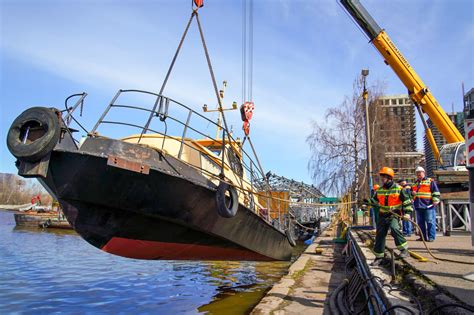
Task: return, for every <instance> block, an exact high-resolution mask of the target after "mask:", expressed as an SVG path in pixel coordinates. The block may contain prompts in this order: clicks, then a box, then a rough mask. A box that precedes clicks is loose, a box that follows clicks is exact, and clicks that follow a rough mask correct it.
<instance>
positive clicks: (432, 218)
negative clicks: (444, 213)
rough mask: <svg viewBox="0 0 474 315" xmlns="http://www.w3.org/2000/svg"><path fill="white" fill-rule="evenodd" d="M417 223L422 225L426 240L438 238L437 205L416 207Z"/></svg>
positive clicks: (421, 228)
mask: <svg viewBox="0 0 474 315" xmlns="http://www.w3.org/2000/svg"><path fill="white" fill-rule="evenodd" d="M415 212H416V223H417V224H418V225H419V226H420V230H421V233H423V238H424V239H425V241H434V240H435V238H436V207H432V208H430V209H415Z"/></svg>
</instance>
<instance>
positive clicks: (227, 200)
mask: <svg viewBox="0 0 474 315" xmlns="http://www.w3.org/2000/svg"><path fill="white" fill-rule="evenodd" d="M226 192H229V196H226ZM216 204H217V213H218V214H219V215H220V216H221V217H224V218H232V217H234V216H235V215H236V214H237V210H238V208H239V196H238V194H237V190H236V189H235V187H232V186H230V185H228V184H226V183H224V182H220V183H219V186H218V187H217V193H216Z"/></svg>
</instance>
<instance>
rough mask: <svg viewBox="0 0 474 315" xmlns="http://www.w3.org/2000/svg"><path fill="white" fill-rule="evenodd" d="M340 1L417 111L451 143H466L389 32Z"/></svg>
mask: <svg viewBox="0 0 474 315" xmlns="http://www.w3.org/2000/svg"><path fill="white" fill-rule="evenodd" d="M340 2H341V4H342V5H343V6H344V8H345V9H346V10H347V12H348V13H349V14H350V15H351V16H352V18H353V19H354V20H355V22H356V23H357V24H359V26H360V27H361V29H362V30H363V31H364V32H365V33H366V34H367V36H368V37H369V39H370V42H371V43H372V44H373V45H374V46H375V48H376V49H377V50H378V51H379V52H380V53H381V54H382V56H383V58H384V59H385V63H386V64H387V65H389V66H390V67H391V68H392V69H393V71H395V74H396V75H397V76H398V78H399V79H400V80H401V81H402V83H403V84H404V85H405V87H406V88H407V89H408V94H409V95H410V98H411V100H412V101H413V102H414V104H415V106H417V107H418V108H420V107H421V110H422V111H423V112H425V113H426V114H427V115H428V116H429V118H430V119H431V121H432V122H433V124H434V125H435V126H436V127H437V128H438V130H439V131H440V132H441V134H442V135H443V137H444V138H445V139H446V141H447V142H448V143H454V142H463V141H464V138H463V136H462V135H461V133H460V132H459V131H458V129H457V128H456V126H455V125H454V124H453V122H452V121H451V119H449V117H448V115H447V114H446V113H445V112H444V110H443V109H442V108H441V106H440V105H439V104H438V102H437V101H436V99H435V98H434V96H433V95H432V94H431V92H430V90H429V89H428V88H427V86H426V85H425V84H424V83H423V81H422V80H421V79H420V77H418V75H417V74H416V72H415V70H413V68H412V67H411V66H410V64H409V63H408V61H407V60H406V59H405V58H404V57H403V55H402V53H401V52H400V51H399V50H398V48H397V47H396V46H395V44H393V42H392V41H391V40H390V37H389V36H388V35H387V33H385V31H384V30H383V29H381V28H380V26H379V25H378V24H377V22H375V20H374V19H373V18H372V16H371V15H370V14H369V13H368V12H367V10H366V9H365V8H364V6H363V5H362V4H361V3H360V2H359V0H340ZM421 118H422V120H423V122H424V125H425V128H426V127H427V125H426V122H425V121H424V119H423V117H421ZM426 132H427V137H428V140H429V142H430V145H431V147H432V148H433V152H434V154H435V156H436V158H437V159H439V151H438V148H437V146H436V142H435V140H434V138H433V134H432V133H431V130H430V129H429V128H428V129H427V130H426Z"/></svg>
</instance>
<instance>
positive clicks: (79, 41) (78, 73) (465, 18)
mask: <svg viewBox="0 0 474 315" xmlns="http://www.w3.org/2000/svg"><path fill="white" fill-rule="evenodd" d="M362 3H363V4H364V6H365V7H366V8H367V10H368V12H369V13H370V14H371V15H372V16H373V17H374V19H375V20H376V21H377V22H378V24H379V25H380V26H381V27H382V28H384V29H385V30H386V32H387V33H388V35H389V36H390V37H391V39H392V41H393V42H394V43H395V44H396V45H397V47H398V48H399V50H400V51H401V52H402V54H404V56H405V58H406V59H407V60H408V61H409V62H410V64H411V65H412V67H413V68H414V69H415V71H417V73H418V75H419V76H420V77H421V78H422V80H423V81H424V82H425V83H426V84H427V86H428V87H429V88H430V89H431V91H432V93H433V95H434V96H435V97H436V98H437V100H438V102H439V103H440V104H441V105H442V107H443V108H444V109H445V110H446V111H451V110H452V108H453V107H454V109H455V110H456V111H461V110H462V90H461V83H462V82H464V85H465V90H466V91H468V90H469V89H471V88H472V87H474V78H473V73H474V58H473V56H474V54H473V53H474V51H473V49H474V1H471V0H416V1H412V0H390V1H388V0H364V1H362ZM190 4H191V1H190V0H133V1H132V0H42V1H37V0H0V116H1V120H0V172H8V173H16V169H15V166H14V160H15V159H14V157H13V156H12V155H11V154H10V152H9V151H8V149H7V147H6V135H7V132H8V128H9V126H10V125H11V123H12V122H13V120H14V119H15V117H17V116H18V115H19V114H20V113H21V112H22V111H24V110H26V109H27V108H29V107H32V106H47V107H57V108H61V109H62V108H64V99H65V98H66V97H67V96H69V95H71V94H74V93H81V92H87V93H88V96H87V98H86V100H85V105H84V114H83V117H81V120H80V121H81V122H82V124H83V125H84V126H85V127H86V128H87V129H88V130H90V129H91V128H92V127H93V126H94V124H95V122H96V121H97V119H98V118H99V116H100V115H101V113H102V112H103V110H104V109H105V107H106V106H107V104H108V103H109V102H110V100H111V99H112V97H113V96H114V94H115V93H116V92H117V90H118V89H127V88H130V89H142V90H149V91H154V92H158V91H159V89H160V87H161V84H162V82H163V79H164V77H165V75H166V71H167V70H168V67H169V64H170V62H171V59H172V57H173V54H174V53H175V50H176V48H177V45H178V43H179V39H180V37H181V35H182V33H183V31H184V28H185V25H186V23H187V21H188V19H189V17H190V14H191V5H190ZM199 12H200V13H199V14H200V19H201V23H202V27H203V30H204V34H205V37H206V41H207V46H208V49H209V53H210V57H211V60H212V63H213V68H214V72H215V75H216V80H217V82H218V84H219V85H221V82H222V81H223V80H226V81H227V82H228V86H227V89H226V96H225V100H224V105H225V106H230V105H231V104H232V102H233V101H236V102H237V103H238V104H241V103H242V2H241V1H231V0H219V1H217V0H207V1H205V6H204V7H203V8H202V9H200V11H199ZM253 12H254V13H253V14H254V51H253V60H254V69H253V101H254V103H255V106H256V109H255V112H254V116H253V118H252V122H251V137H252V141H253V144H254V146H255V148H256V150H257V152H258V154H259V159H260V161H261V163H262V165H263V168H264V170H265V171H272V172H273V173H276V174H278V175H280V176H285V177H288V178H292V179H295V180H298V181H304V182H306V183H312V180H311V178H310V176H309V173H308V169H307V164H308V159H309V157H310V151H309V145H308V144H307V143H306V137H307V136H308V135H309V134H310V133H311V131H312V130H311V122H312V121H316V122H320V123H324V116H325V115H324V114H325V112H326V110H327V109H328V108H330V107H335V106H338V105H339V104H341V103H342V102H343V100H344V97H345V96H346V95H352V86H353V82H354V80H355V79H356V77H357V76H359V75H360V71H361V69H363V68H367V69H369V70H370V74H369V76H368V78H367V80H368V83H369V84H374V83H375V82H382V83H383V84H384V85H385V86H386V89H385V93H386V94H387V95H394V94H406V88H405V87H404V86H403V85H402V83H401V82H400V81H399V80H398V78H397V77H396V75H395V74H394V73H393V71H392V70H391V69H390V68H389V67H388V66H386V65H385V64H384V62H383V59H382V58H381V56H380V55H379V53H378V52H377V51H376V49H375V48H374V47H373V46H372V45H371V44H370V43H368V39H367V38H366V37H365V35H364V34H363V33H362V31H361V30H359V29H358V27H357V26H356V25H355V23H354V22H353V21H352V20H351V19H350V18H349V16H348V15H347V14H346V13H345V11H344V10H343V8H342V7H341V6H340V5H339V3H338V1H337V0H255V1H254V11H253ZM198 35H199V34H198V31H197V25H196V24H195V23H193V25H192V26H191V28H190V32H189V34H188V38H187V40H186V41H185V43H184V45H183V48H182V52H181V54H180V56H179V57H178V60H177V62H176V65H175V68H174V71H173V73H172V74H171V77H170V80H169V82H168V84H167V86H166V89H165V90H164V95H166V96H168V97H171V98H172V99H175V100H177V101H179V102H181V103H183V104H186V105H188V106H190V107H192V108H193V109H195V110H199V109H200V108H201V107H202V105H203V104H208V106H209V108H212V107H214V106H215V105H216V98H215V95H214V92H213V87H212V83H211V79H210V75H209V71H208V69H207V64H206V60H205V55H204V52H203V48H202V46H201V43H200V41H199V36H198ZM206 115H209V118H213V119H215V114H206ZM213 115H214V116H213ZM226 118H227V120H228V122H229V124H230V125H232V126H233V129H234V131H235V135H236V136H239V135H240V136H241V137H242V132H241V121H240V117H239V113H238V112H237V111H236V112H226ZM418 125H419V127H418V128H419V129H418V132H417V138H418V139H419V140H420V139H421V137H422V132H421V124H418ZM99 131H100V130H99ZM110 136H114V135H110ZM418 149H419V150H422V146H421V143H419V146H418Z"/></svg>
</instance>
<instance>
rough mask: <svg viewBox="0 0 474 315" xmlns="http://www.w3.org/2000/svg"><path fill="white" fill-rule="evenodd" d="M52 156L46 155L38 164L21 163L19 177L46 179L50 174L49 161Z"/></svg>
mask: <svg viewBox="0 0 474 315" xmlns="http://www.w3.org/2000/svg"><path fill="white" fill-rule="evenodd" d="M50 156H51V154H48V155H46V156H45V157H43V158H42V159H41V160H39V161H37V162H25V161H19V164H18V175H20V176H23V177H27V178H28V177H38V176H40V177H43V178H46V175H47V174H48V167H49V159H50Z"/></svg>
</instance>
